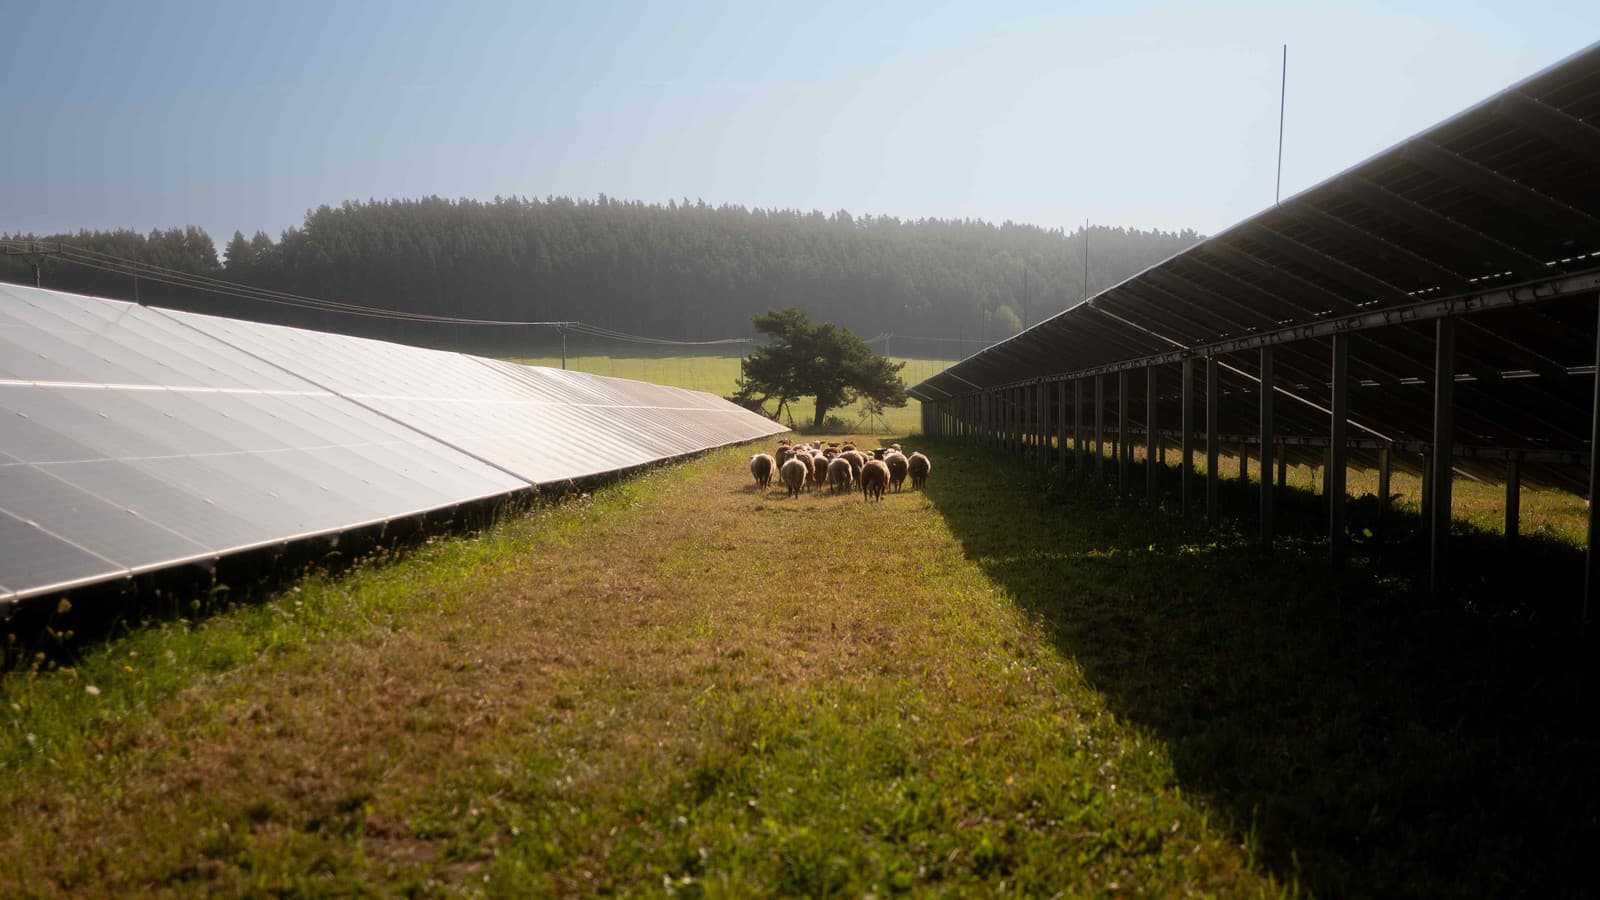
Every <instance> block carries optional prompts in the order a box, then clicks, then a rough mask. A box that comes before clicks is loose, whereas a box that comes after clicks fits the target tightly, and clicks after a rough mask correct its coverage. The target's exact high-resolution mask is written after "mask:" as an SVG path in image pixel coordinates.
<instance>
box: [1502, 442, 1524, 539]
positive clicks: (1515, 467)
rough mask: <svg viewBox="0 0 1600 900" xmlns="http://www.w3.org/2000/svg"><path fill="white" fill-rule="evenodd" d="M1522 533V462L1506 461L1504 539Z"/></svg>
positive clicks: (1514, 537) (1515, 536) (1512, 537)
mask: <svg viewBox="0 0 1600 900" xmlns="http://www.w3.org/2000/svg"><path fill="white" fill-rule="evenodd" d="M1521 533H1522V460H1520V459H1508V460H1506V537H1507V538H1508V539H1509V540H1513V541H1514V540H1516V539H1517V537H1518V536H1519V535H1520V534H1521Z"/></svg>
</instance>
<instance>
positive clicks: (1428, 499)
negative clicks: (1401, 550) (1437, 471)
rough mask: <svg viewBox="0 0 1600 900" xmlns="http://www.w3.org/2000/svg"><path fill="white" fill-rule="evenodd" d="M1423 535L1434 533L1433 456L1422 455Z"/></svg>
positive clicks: (1429, 454)
mask: <svg viewBox="0 0 1600 900" xmlns="http://www.w3.org/2000/svg"><path fill="white" fill-rule="evenodd" d="M1421 502H1422V520H1421V523H1420V524H1421V526H1422V534H1423V535H1424V536H1427V535H1429V534H1432V533H1433V454H1431V453H1424V454H1422V501H1421Z"/></svg>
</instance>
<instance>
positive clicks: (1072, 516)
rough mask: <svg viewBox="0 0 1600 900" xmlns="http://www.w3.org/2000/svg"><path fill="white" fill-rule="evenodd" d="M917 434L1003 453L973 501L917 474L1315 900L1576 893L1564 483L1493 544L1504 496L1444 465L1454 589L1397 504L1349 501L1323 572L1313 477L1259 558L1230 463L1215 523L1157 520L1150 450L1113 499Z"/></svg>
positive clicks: (1579, 639) (1592, 685)
mask: <svg viewBox="0 0 1600 900" xmlns="http://www.w3.org/2000/svg"><path fill="white" fill-rule="evenodd" d="M933 447H934V448H935V450H936V451H938V453H939V457H938V458H940V459H942V460H943V461H944V463H945V466H944V471H946V472H949V471H950V470H951V469H952V468H956V469H958V470H959V469H961V468H964V467H975V468H982V467H993V469H994V473H995V477H994V478H992V479H991V480H990V482H989V485H988V486H989V488H990V490H989V491H988V492H987V494H986V498H985V499H986V502H984V503H974V502H973V499H972V498H971V497H970V496H969V495H968V494H967V492H965V491H964V490H963V489H962V485H961V484H960V481H959V479H946V480H942V481H935V482H933V483H932V485H931V487H930V491H929V496H930V497H931V498H932V499H933V500H934V502H935V503H936V504H937V505H938V506H939V508H940V511H941V512H942V513H943V514H944V516H945V519H946V521H947V522H948V523H949V524H950V526H951V528H952V530H953V531H955V533H956V534H957V535H958V537H959V538H960V539H961V540H962V542H963V544H964V547H965V552H966V555H967V556H968V557H969V558H972V559H977V560H980V561H982V564H983V567H984V571H985V572H986V574H987V575H988V576H989V577H990V578H991V579H993V580H995V581H996V582H997V583H999V584H1001V585H1003V586H1004V587H1005V588H1006V590H1007V591H1008V593H1010V594H1011V595H1012V596H1013V597H1014V598H1015V599H1016V602H1017V603H1018V604H1019V605H1020V606H1021V607H1023V608H1025V609H1028V610H1030V611H1031V612H1033V613H1034V614H1036V615H1038V616H1039V617H1041V619H1043V620H1044V621H1047V622H1049V623H1050V625H1049V629H1050V631H1051V633H1052V640H1053V642H1054V644H1055V646H1056V647H1057V648H1058V649H1059V650H1060V652H1061V653H1062V654H1063V655H1064V656H1067V657H1069V658H1072V659H1074V660H1076V661H1077V662H1078V663H1079V664H1080V665H1081V666H1082V667H1083V670H1084V672H1085V676H1086V677H1087V678H1088V680H1089V681H1090V683H1092V684H1093V685H1094V686H1095V687H1096V688H1097V689H1099V690H1100V691H1102V692H1103V693H1104V695H1105V697H1106V698H1107V705H1108V707H1109V708H1111V709H1115V710H1117V712H1118V714H1119V715H1120V716H1122V717H1124V718H1125V720H1127V721H1129V722H1131V723H1134V724H1136V725H1138V726H1139V727H1142V728H1145V729H1148V730H1149V732H1150V733H1151V734H1152V735H1153V736H1155V737H1156V738H1157V739H1159V740H1160V741H1162V742H1163V744H1164V745H1165V746H1166V747H1167V749H1168V752H1169V753H1171V755H1172V759H1173V763H1174V767H1175V770H1176V772H1177V775H1178V778H1179V781H1180V783H1182V784H1183V785H1184V786H1185V788H1186V789H1187V790H1190V791H1193V792H1195V793H1198V794H1201V795H1203V796H1204V797H1206V798H1207V800H1208V801H1209V802H1211V803H1213V804H1215V808H1216V809H1217V810H1218V811H1219V812H1221V813H1222V814H1223V815H1222V818H1223V820H1224V821H1227V822H1229V823H1230V824H1231V825H1232V827H1233V828H1235V829H1236V830H1238V831H1239V832H1241V833H1247V834H1254V835H1256V836H1257V838H1258V846H1259V855H1258V857H1257V858H1258V859H1259V860H1260V861H1261V862H1262V863H1263V864H1264V865H1265V866H1266V867H1267V868H1268V870H1269V871H1272V872H1276V873H1278V874H1279V875H1280V876H1281V877H1286V878H1292V879H1293V880H1294V882H1295V883H1297V884H1299V885H1301V886H1303V887H1305V888H1308V889H1310V890H1311V891H1312V892H1313V893H1316V894H1319V895H1323V896H1348V895H1352V894H1355V895H1375V896H1389V895H1414V894H1432V895H1438V894H1442V895H1462V894H1473V895H1481V894H1516V895H1533V896H1552V895H1569V894H1583V893H1587V892H1590V891H1592V890H1593V888H1594V885H1595V884H1596V882H1595V878H1594V875H1593V872H1592V867H1591V863H1590V861H1589V857H1590V848H1592V847H1594V846H1600V816H1597V813H1600V799H1597V798H1600V776H1597V774H1596V773H1595V770H1594V767H1593V766H1592V765H1590V764H1589V762H1588V761H1589V760H1591V759H1592V758H1593V756H1594V754H1595V752H1596V751H1597V750H1600V728H1597V727H1596V725H1595V723H1594V721H1593V718H1592V717H1591V716H1588V715H1586V714H1584V713H1581V712H1579V710H1582V709H1584V708H1586V706H1587V705H1588V702H1589V701H1588V699H1587V698H1589V697H1591V696H1593V694H1594V691H1595V690H1596V688H1597V687H1600V664H1597V662H1596V660H1595V659H1594V656H1593V654H1592V653H1590V652H1589V648H1588V643H1589V640H1588V638H1586V637H1585V636H1584V634H1583V633H1582V631H1581V630H1579V629H1576V628H1574V627H1573V624H1574V623H1575V620H1576V612H1577V608H1578V604H1577V599H1578V591H1579V589H1580V587H1581V554H1580V553H1579V550H1578V545H1577V544H1576V543H1575V542H1574V541H1573V533H1574V530H1575V529H1576V528H1577V527H1578V526H1577V521H1578V520H1581V510H1582V504H1581V501H1579V502H1576V504H1574V502H1573V500H1572V498H1571V497H1570V495H1565V494H1561V493H1560V492H1543V491H1540V492H1534V495H1533V497H1531V498H1525V500H1524V505H1525V508H1526V507H1528V506H1529V500H1530V499H1532V500H1533V503H1532V508H1533V509H1535V510H1538V511H1539V512H1537V513H1536V515H1538V516H1539V517H1540V521H1542V522H1547V523H1548V526H1549V527H1548V528H1547V529H1541V530H1540V533H1538V534H1531V535H1527V536H1525V537H1524V538H1523V540H1522V541H1520V542H1519V543H1516V544H1509V543H1508V542H1506V541H1505V540H1504V538H1503V537H1502V536H1501V535H1499V534H1498V533H1496V532H1495V529H1492V528H1480V527H1478V526H1477V525H1475V524H1474V522H1473V519H1488V520H1491V521H1492V517H1493V516H1494V515H1498V505H1497V504H1498V497H1499V494H1498V492H1497V491H1494V490H1493V489H1489V488H1487V487H1486V486H1482V485H1474V484H1471V483H1469V482H1465V481H1462V480H1458V483H1457V491H1458V495H1457V509H1458V510H1461V509H1463V508H1465V510H1466V511H1467V512H1468V516H1467V518H1466V519H1458V520H1457V522H1456V524H1455V528H1454V529H1453V543H1454V547H1453V549H1452V558H1453V559H1454V561H1455V562H1454V567H1455V572H1454V577H1453V580H1452V583H1451V589H1450V592H1449V593H1448V595H1447V596H1446V597H1444V598H1441V599H1431V598H1429V597H1428V596H1427V595H1426V592H1425V591H1423V590H1421V589H1420V588H1419V584H1420V583H1421V581H1422V576H1423V574H1424V573H1425V561H1426V556H1425V548H1424V545H1423V542H1422V541H1421V540H1420V537H1419V535H1420V531H1421V529H1420V523H1419V522H1418V521H1417V520H1416V516H1415V509H1414V506H1411V508H1409V509H1408V508H1407V507H1408V506H1410V505H1411V503H1412V501H1403V502H1401V503H1400V504H1399V506H1398V507H1397V508H1396V509H1394V510H1392V511H1391V512H1389V513H1388V514H1385V515H1381V516H1380V515H1378V514H1377V505H1376V499H1375V498H1373V497H1370V496H1368V497H1364V498H1362V499H1360V500H1358V501H1356V502H1355V503H1354V504H1353V507H1354V508H1353V510H1352V515H1353V517H1355V518H1356V521H1357V525H1358V526H1360V525H1361V523H1362V521H1363V518H1362V517H1366V518H1365V519H1364V521H1365V522H1366V523H1367V524H1368V525H1370V526H1371V530H1373V531H1375V532H1376V533H1375V534H1374V535H1373V537H1372V539H1370V540H1367V541H1364V542H1363V541H1359V540H1358V541H1357V542H1356V544H1355V546H1354V547H1353V552H1354V553H1355V557H1354V558H1353V559H1352V560H1351V563H1350V565H1349V566H1348V567H1347V568H1346V569H1345V570H1344V571H1343V572H1341V573H1334V572H1332V571H1330V569H1329V568H1328V564H1327V562H1326V555H1325V554H1326V532H1325V530H1326V518H1325V515H1326V513H1325V509H1326V507H1325V505H1324V503H1323V499H1322V498H1320V497H1317V496H1313V495H1312V494H1311V493H1310V492H1309V491H1308V490H1306V489H1304V488H1300V489H1291V490H1290V491H1288V492H1287V493H1286V494H1285V495H1284V496H1283V497H1282V498H1281V501H1280V511H1281V522H1280V534H1281V535H1282V537H1281V539H1280V541H1279V542H1278V546H1277V549H1276V550H1275V552H1274V553H1273V554H1271V555H1266V554H1263V553H1261V552H1259V550H1258V549H1257V540H1256V531H1255V526H1256V517H1255V503H1256V499H1257V491H1258V487H1257V486H1256V485H1255V484H1241V483H1239V482H1238V481H1236V480H1228V481H1225V482H1224V483H1223V485H1222V488H1223V490H1222V494H1221V499H1222V509H1223V516H1224V518H1223V528H1222V529H1221V530H1220V531H1216V532H1213V531H1209V530H1207V529H1205V528H1204V527H1203V526H1202V525H1201V524H1199V523H1198V522H1183V521H1180V520H1179V519H1178V518H1176V517H1175V516H1174V515H1172V512H1173V511H1174V509H1175V508H1176V495H1177V493H1178V489H1179V485H1178V481H1177V477H1176V474H1175V473H1173V472H1171V471H1168V472H1166V473H1164V476H1163V478H1162V479H1161V482H1160V491H1161V495H1162V500H1161V502H1162V504H1163V509H1162V511H1160V512H1152V511H1151V510H1150V509H1149V508H1148V507H1147V506H1146V505H1145V504H1144V502H1143V501H1142V499H1137V498H1142V497H1143V495H1144V472H1143V466H1142V464H1140V465H1137V466H1135V467H1134V471H1133V473H1132V474H1133V475H1134V476H1135V477H1133V478H1131V479H1130V482H1131V483H1132V484H1133V485H1134V486H1135V488H1134V494H1133V496H1130V497H1128V498H1123V499H1118V498H1117V497H1116V496H1115V491H1114V489H1113V488H1111V487H1100V488H1093V487H1091V488H1084V487H1079V486H1074V485H1072V484H1071V483H1070V481H1067V480H1063V479H1062V477H1061V476H1062V475H1064V474H1069V473H1063V472H1060V471H1058V470H1055V469H1053V468H1045V469H1042V470H1041V469H1040V468H1039V467H1037V466H1036V465H1034V464H1033V461H1032V460H1031V459H1020V458H1017V457H1010V458H1005V459H1003V460H1002V461H1000V462H999V463H998V464H997V463H996V459H995V454H993V453H991V452H987V451H983V450H980V449H977V448H974V447H971V446H963V445H961V444H958V443H954V442H951V443H944V442H936V443H934V444H933ZM1173 458H1174V459H1175V457H1173ZM1222 470H1223V471H1225V472H1237V467H1236V465H1235V466H1232V467H1223V469H1222ZM1110 471H1111V470H1110V469H1109V467H1108V473H1109V472H1110ZM1252 474H1254V472H1252ZM1303 474H1307V475H1308V474H1309V471H1308V470H1303ZM1309 481H1310V479H1309V478H1308V479H1307V482H1308V483H1309ZM1410 481H1411V483H1412V484H1414V483H1415V479H1410ZM1291 483H1293V478H1291ZM1374 483H1375V479H1374ZM1358 486H1359V482H1358ZM1407 486H1408V485H1406V484H1405V483H1404V482H1402V481H1401V477H1400V476H1396V487H1397V489H1399V490H1400V491H1402V492H1403V491H1404V489H1405V488H1406V487H1407ZM996 507H1008V508H1009V509H1010V512H1009V513H1008V514H1007V515H1006V517H1005V518H1006V524H1007V526H1008V527H1005V528H997V527H995V524H996V513H995V512H994V509H995V508H996ZM1574 510H1577V511H1578V512H1577V513H1576V514H1575V512H1574ZM1525 519H1526V512H1525ZM1526 524H1527V523H1526V521H1525V532H1526ZM1579 533H1581V531H1580V532H1579Z"/></svg>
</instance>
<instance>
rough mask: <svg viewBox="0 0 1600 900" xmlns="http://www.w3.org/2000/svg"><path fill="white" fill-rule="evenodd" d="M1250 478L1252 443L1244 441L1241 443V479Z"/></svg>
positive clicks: (1243, 480) (1241, 480)
mask: <svg viewBox="0 0 1600 900" xmlns="http://www.w3.org/2000/svg"><path fill="white" fill-rule="evenodd" d="M1249 480H1250V445H1249V444H1246V443H1244V442H1242V441H1241V442H1240V444H1239V481H1240V482H1241V483H1242V482H1247V481H1249Z"/></svg>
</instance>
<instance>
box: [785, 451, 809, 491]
mask: <svg viewBox="0 0 1600 900" xmlns="http://www.w3.org/2000/svg"><path fill="white" fill-rule="evenodd" d="M790 459H798V460H800V464H801V465H803V466H805V467H806V479H805V482H804V483H806V484H809V483H811V482H813V481H816V479H817V461H816V460H815V459H812V457H811V454H810V453H807V452H806V451H805V450H804V449H800V450H796V451H795V452H794V456H792V457H790ZM779 474H782V469H781V467H780V470H779Z"/></svg>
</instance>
